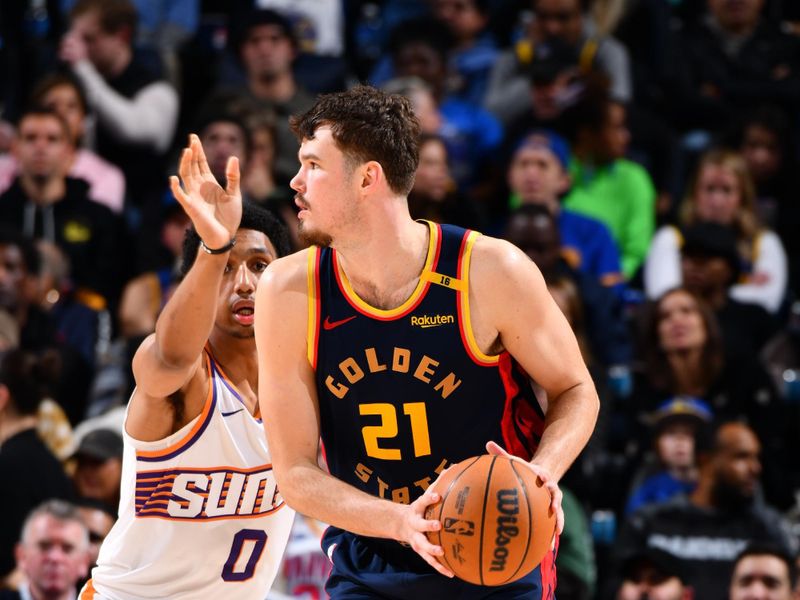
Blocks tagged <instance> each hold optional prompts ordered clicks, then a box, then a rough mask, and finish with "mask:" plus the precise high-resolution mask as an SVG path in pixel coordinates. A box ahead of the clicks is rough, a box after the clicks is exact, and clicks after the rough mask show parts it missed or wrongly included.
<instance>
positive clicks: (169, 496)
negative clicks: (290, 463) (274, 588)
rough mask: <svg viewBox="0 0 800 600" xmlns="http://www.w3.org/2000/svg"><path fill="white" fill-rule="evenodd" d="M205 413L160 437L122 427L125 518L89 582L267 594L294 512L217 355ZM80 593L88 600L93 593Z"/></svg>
mask: <svg viewBox="0 0 800 600" xmlns="http://www.w3.org/2000/svg"><path fill="white" fill-rule="evenodd" d="M207 366H208V370H209V373H210V374H211V382H210V385H209V390H208V398H207V399H206V402H205V405H204V406H203V411H202V413H201V414H200V415H199V416H198V417H197V418H196V419H194V420H193V421H192V422H191V423H189V424H187V425H186V426H185V427H183V428H182V429H181V430H180V431H178V432H176V433H174V434H173V435H171V436H169V437H168V438H166V439H164V440H161V441H158V442H141V441H137V440H134V439H133V438H131V437H130V436H129V435H128V434H127V433H124V432H123V435H124V439H125V451H124V456H123V467H122V486H121V499H120V506H119V520H118V521H117V523H116V524H115V525H114V527H113V528H112V530H111V532H110V533H109V534H108V537H107V538H106V540H105V542H104V543H103V546H102V548H101V549H100V556H99V558H98V561H97V565H98V566H97V567H95V568H94V570H93V571H92V580H91V581H90V583H89V584H87V588H89V589H90V590H91V588H93V590H91V591H96V593H97V595H98V596H101V597H103V598H113V599H114V600H134V599H136V600H138V599H140V598H173V599H189V598H191V599H197V598H217V599H220V600H221V599H223V598H224V599H225V600H229V599H237V598H242V599H245V598H246V599H247V600H252V599H256V600H260V599H263V598H265V597H266V595H267V591H268V590H269V587H270V585H271V584H272V581H273V579H274V578H275V575H276V574H277V571H278V567H279V565H280V562H281V556H282V555H283V551H284V548H285V546H286V542H287V540H288V538H289V533H290V530H291V528H292V521H293V520H294V511H293V510H292V509H291V508H289V507H288V506H287V505H286V504H285V503H284V501H283V498H282V497H281V495H280V493H279V492H278V489H277V487H276V485H275V477H274V475H273V472H272V465H271V461H270V456H269V451H268V449H267V441H266V436H265V434H264V427H263V425H262V423H261V420H260V419H256V418H255V417H253V416H252V415H251V414H250V411H249V410H248V409H247V407H246V406H245V405H244V403H243V402H242V400H241V398H240V395H239V393H238V392H237V390H236V388H235V387H234V385H233V384H232V383H231V382H230V380H229V379H228V378H227V377H226V376H225V374H224V373H223V372H222V370H221V369H220V368H219V366H218V365H217V364H216V363H215V361H214V360H213V358H211V357H210V356H209V357H208V358H207ZM82 597H91V594H86V595H85V596H82Z"/></svg>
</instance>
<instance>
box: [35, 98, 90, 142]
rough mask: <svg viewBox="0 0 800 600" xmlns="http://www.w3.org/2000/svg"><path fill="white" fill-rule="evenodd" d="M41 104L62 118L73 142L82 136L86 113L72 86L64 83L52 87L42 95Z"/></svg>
mask: <svg viewBox="0 0 800 600" xmlns="http://www.w3.org/2000/svg"><path fill="white" fill-rule="evenodd" d="M42 104H43V105H44V106H45V107H47V108H49V109H50V110H53V111H55V112H57V113H58V114H59V115H61V116H62V117H63V118H64V120H65V121H66V122H67V123H68V124H69V130H70V134H71V135H72V139H73V140H74V142H75V143H77V142H78V141H79V140H80V139H81V138H82V137H83V132H84V119H85V118H86V114H85V113H84V112H83V105H82V104H81V99H80V97H79V96H78V91H77V90H76V89H75V88H74V87H73V86H71V85H66V84H65V85H58V86H56V87H54V88H52V89H51V90H50V91H48V92H47V93H46V94H45V95H44V98H43V99H42Z"/></svg>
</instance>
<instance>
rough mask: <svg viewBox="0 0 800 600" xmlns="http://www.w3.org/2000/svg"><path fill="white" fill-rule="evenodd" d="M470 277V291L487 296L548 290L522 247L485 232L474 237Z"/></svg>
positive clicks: (487, 297)
mask: <svg viewBox="0 0 800 600" xmlns="http://www.w3.org/2000/svg"><path fill="white" fill-rule="evenodd" d="M469 276H470V280H471V283H470V290H471V293H474V294H476V295H477V296H478V297H480V296H486V299H493V300H494V299H499V298H506V299H508V300H513V299H516V298H520V297H523V296H524V297H527V298H530V297H531V295H536V294H538V293H539V292H541V291H544V292H545V293H546V288H545V286H544V279H543V278H542V274H541V273H540V271H539V268H538V267H537V266H536V264H535V263H534V262H533V261H532V260H531V259H530V258H529V257H528V256H527V255H526V254H525V253H524V252H522V250H520V249H519V248H517V247H516V246H514V245H513V244H511V243H509V242H507V241H505V240H501V239H498V238H494V237H490V236H486V235H481V236H479V237H477V238H476V240H475V243H474V246H473V249H472V257H471V259H470V268H469Z"/></svg>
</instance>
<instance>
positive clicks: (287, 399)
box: [255, 251, 452, 577]
mask: <svg viewBox="0 0 800 600" xmlns="http://www.w3.org/2000/svg"><path fill="white" fill-rule="evenodd" d="M307 252H308V251H305V252H299V253H296V254H293V255H291V256H288V257H286V258H282V259H280V260H277V261H275V262H273V263H272V264H270V267H269V269H267V271H266V272H265V273H264V275H262V277H261V280H260V281H259V284H258V291H257V292H256V306H255V315H256V317H255V331H256V347H257V349H258V365H259V369H258V398H259V404H260V407H261V414H262V415H263V418H264V426H265V428H266V432H267V441H268V444H269V449H270V455H271V457H272V465H273V469H274V471H275V478H276V480H277V482H278V489H279V490H280V492H281V495H282V496H283V498H284V500H286V502H287V503H288V504H289V506H291V507H292V508H294V509H295V510H296V511H297V512H299V513H302V514H304V515H308V516H310V517H313V518H315V519H319V520H320V521H323V522H325V523H328V524H330V525H334V526H336V527H339V528H341V529H345V530H347V531H350V532H353V533H356V534H359V535H364V536H369V537H381V538H390V539H395V540H399V541H403V542H406V543H408V544H410V545H411V547H412V548H413V549H414V550H415V551H416V552H417V553H418V554H419V555H420V556H422V557H423V558H424V559H425V560H426V561H427V562H428V563H429V564H430V565H431V566H433V567H434V568H435V569H436V570H437V571H439V572H440V573H442V574H443V575H446V576H448V577H450V576H452V574H451V573H450V572H449V571H448V570H447V569H445V568H444V567H442V566H441V565H440V564H439V563H438V561H437V560H436V559H435V557H436V556H441V555H442V549H441V547H439V546H434V545H433V544H431V543H430V542H429V541H428V539H427V538H426V536H425V533H424V532H426V531H435V530H437V529H439V527H440V526H441V525H440V523H439V522H438V521H431V520H427V519H425V518H424V516H423V515H424V511H425V508H426V506H428V505H429V504H432V503H433V502H435V501H436V500H438V496H437V495H436V494H434V493H433V492H432V491H430V490H428V491H427V492H426V493H425V494H424V495H423V496H421V497H420V498H418V499H417V500H416V501H415V502H414V503H413V504H411V505H404V504H396V503H393V502H390V501H389V500H384V499H381V498H376V497H375V496H371V495H369V494H366V493H364V492H362V491H361V490H358V489H356V488H354V487H353V486H351V485H349V484H347V483H345V482H343V481H341V480H339V479H337V478H335V477H333V476H332V475H330V474H329V473H326V472H325V471H323V470H322V469H321V468H320V466H319V464H318V462H317V456H318V450H319V441H320V416H319V402H318V397H317V391H316V381H315V377H314V371H313V369H312V367H311V364H310V363H309V361H308V358H307V356H308V353H307V341H306V340H307V335H306V334H307V324H308V291H307V284H306V268H307V267H306V265H307Z"/></svg>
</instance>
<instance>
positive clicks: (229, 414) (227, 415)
mask: <svg viewBox="0 0 800 600" xmlns="http://www.w3.org/2000/svg"><path fill="white" fill-rule="evenodd" d="M243 410H244V408H240V409H239V410H232V411H231V412H224V413H222V416H223V417H230V416H231V415H235V414H236V413H240V412H242V411H243Z"/></svg>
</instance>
